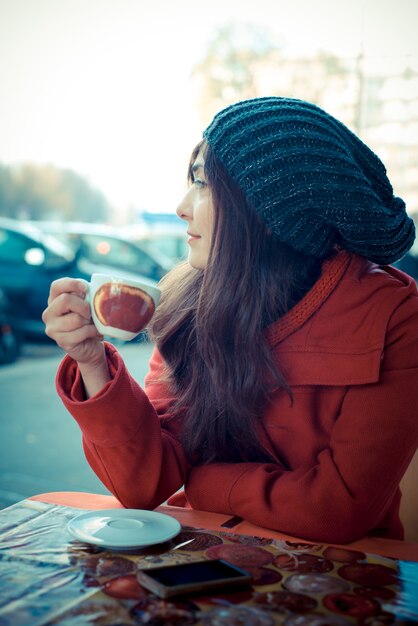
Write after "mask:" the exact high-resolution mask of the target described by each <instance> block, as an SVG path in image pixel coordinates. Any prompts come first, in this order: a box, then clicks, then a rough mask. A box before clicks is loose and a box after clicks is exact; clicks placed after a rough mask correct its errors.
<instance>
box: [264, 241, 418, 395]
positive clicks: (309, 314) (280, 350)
mask: <svg viewBox="0 0 418 626" xmlns="http://www.w3.org/2000/svg"><path fill="white" fill-rule="evenodd" d="M412 288H414V289H415V287H412V286H411V284H410V281H408V277H406V275H405V274H403V273H401V272H399V271H398V270H396V269H394V268H392V267H379V266H377V265H375V264H373V263H371V262H369V261H367V260H366V259H364V258H363V257H359V256H357V255H355V254H351V253H349V252H347V251H344V250H341V251H338V252H336V253H335V254H334V255H333V256H332V257H331V258H330V259H328V260H327V261H325V262H324V264H323V268H322V273H321V276H320V278H319V279H318V281H317V282H316V284H315V285H314V286H313V288H312V289H311V290H310V291H309V292H308V293H307V294H306V296H305V297H304V298H303V299H302V300H301V301H300V302H299V303H298V304H297V305H296V306H295V307H294V308H293V309H292V310H291V311H289V312H288V313H287V314H286V315H285V316H283V318H281V319H280V320H278V321H277V322H276V323H275V324H272V325H271V326H270V327H269V328H268V329H267V331H266V333H267V338H268V341H269V343H270V345H271V346H272V348H273V350H274V353H275V355H276V356H277V359H278V365H279V368H280V370H281V372H282V373H283V374H284V376H285V378H286V380H287V382H288V383H289V384H290V385H291V386H292V385H293V386H294V385H328V386H330V385H331V386H332V385H356V384H367V383H374V382H377V381H378V380H379V376H380V369H381V364H382V360H383V357H384V347H385V338H386V334H387V327H388V323H389V320H390V317H391V315H392V313H393V311H394V310H395V309H396V308H397V306H399V304H400V303H401V302H402V301H403V300H404V299H405V298H406V297H408V295H409V294H410V293H411V289H412Z"/></svg>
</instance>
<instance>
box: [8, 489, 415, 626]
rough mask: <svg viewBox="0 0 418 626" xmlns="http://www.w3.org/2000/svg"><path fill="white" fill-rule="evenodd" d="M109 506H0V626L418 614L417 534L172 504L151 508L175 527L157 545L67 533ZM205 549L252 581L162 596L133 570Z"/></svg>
mask: <svg viewBox="0 0 418 626" xmlns="http://www.w3.org/2000/svg"><path fill="white" fill-rule="evenodd" d="M110 508H122V507H121V505H120V504H119V503H118V502H117V500H116V499H115V498H113V497H112V496H103V495H95V494H86V493H79V492H72V493H66V492H58V493H48V494H40V495H37V496H33V497H32V498H30V499H28V500H23V501H22V502H19V503H17V504H15V505H13V506H12V507H9V508H8V509H4V510H3V511H0V532H1V541H0V624H1V626H9V625H10V626H12V624H13V626H28V625H29V624H30V626H47V625H48V626H86V625H89V624H92V625H93V624H94V626H115V625H116V624H118V626H128V625H134V624H151V625H152V624H159V625H161V626H173V625H174V624H176V625H177V624H178V625H179V626H188V625H189V624H196V626H234V624H239V625H241V626H243V625H244V624H245V625H248V626H281V625H282V624H283V625H284V626H325V625H326V626H350V624H357V623H360V624H362V625H365V624H373V626H384V624H388V623H396V624H400V623H403V622H402V619H406V618H409V619H412V620H414V623H417V621H415V620H418V606H417V594H416V589H417V588H418V565H417V563H416V561H418V546H417V545H415V544H408V543H404V542H400V541H391V540H385V539H377V538H365V539H362V540H360V541H357V542H354V543H353V544H350V545H349V546H339V547H338V546H331V545H329V544H316V543H309V542H306V541H304V540H300V539H297V538H295V537H289V536H288V535H283V534H281V533H276V532H274V531H269V530H267V529H264V528H259V527H257V526H254V525H252V524H248V523H246V522H243V521H239V520H237V519H234V518H233V519H232V520H231V518H230V517H228V516H226V515H218V514H212V513H207V512H205V511H195V510H192V509H183V508H180V507H170V506H161V507H158V509H157V510H158V511H160V512H162V513H166V514H169V515H171V516H172V517H175V518H176V519H178V521H179V522H180V524H181V526H182V529H181V532H180V534H179V535H177V536H176V537H174V538H173V539H172V540H171V541H169V542H165V543H164V544H160V545H158V546H148V547H146V548H141V549H136V550H134V551H130V552H120V551H119V552H114V551H110V550H106V549H104V548H99V547H97V546H92V545H89V544H86V543H82V542H80V541H76V540H74V539H73V538H72V537H71V536H70V535H69V533H68V531H67V523H68V521H69V520H71V519H72V518H73V517H74V516H75V515H77V514H79V513H80V512H82V510H83V509H92V510H94V509H110ZM208 558H209V559H210V558H224V559H225V560H228V561H230V562H232V563H234V564H235V565H238V566H240V567H242V568H243V569H246V570H248V571H249V572H250V573H251V575H252V577H253V582H252V584H251V586H249V587H247V588H243V589H240V590H237V591H232V590H226V589H222V590H220V591H216V592H214V591H212V592H211V593H209V594H205V595H198V596H188V597H187V598H181V599H171V600H170V601H163V600H160V599H158V598H157V597H156V596H154V595H153V594H151V593H150V592H147V591H145V590H144V589H143V588H141V587H140V585H139V584H138V582H137V580H136V576H135V572H136V571H137V569H144V568H145V569H148V568H152V567H156V566H158V565H162V564H163V565H165V564H177V563H188V562H191V561H196V560H202V559H208ZM411 590H412V591H411ZM411 599H412V600H411ZM409 623H411V622H409Z"/></svg>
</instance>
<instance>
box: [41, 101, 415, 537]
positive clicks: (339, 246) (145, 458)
mask: <svg viewBox="0 0 418 626" xmlns="http://www.w3.org/2000/svg"><path fill="white" fill-rule="evenodd" d="M189 177H190V183H191V184H190V187H189V190H188V192H187V194H186V196H185V197H184V199H183V201H182V202H181V204H180V206H179V207H178V209H177V213H178V215H179V217H181V218H182V219H183V220H185V221H186V222H187V231H188V234H189V237H190V238H189V246H190V253H189V259H188V263H186V264H183V265H180V266H179V267H178V268H176V269H175V270H173V271H172V272H171V273H170V274H169V275H168V276H167V277H166V278H165V280H164V281H163V283H162V285H161V287H162V290H163V295H162V299H161V303H160V305H159V307H158V309H157V312H156V314H155V316H154V319H153V320H152V323H151V326H150V332H151V336H152V338H153V339H154V341H155V344H156V348H155V350H154V353H153V355H152V358H151V361H150V370H149V373H148V375H147V378H146V381H145V389H144V390H143V389H141V387H140V386H139V385H138V384H137V383H136V382H135V381H134V380H133V379H132V377H131V376H130V375H129V373H128V371H127V370H126V367H125V365H124V363H123V361H122V359H121V357H120V355H119V354H118V352H117V351H116V350H115V348H114V347H113V346H111V345H110V344H104V343H103V342H102V338H101V337H100V336H98V334H97V332H96V331H95V328H94V326H92V324H91V320H90V314H89V308H88V305H87V304H86V303H85V302H84V299H83V298H84V287H83V284H82V282H80V281H76V280H71V279H62V280H60V281H57V282H55V283H54V284H53V285H52V287H51V294H50V298H49V303H48V308H47V309H46V311H45V312H44V316H43V319H44V321H45V323H46V333H47V334H48V335H49V336H50V337H52V338H53V339H55V341H56V342H57V343H58V344H59V345H60V346H61V347H62V348H63V349H64V350H65V351H66V352H67V356H66V357H65V359H64V361H63V363H62V364H61V366H60V369H59V372H58V378H57V385H58V392H59V394H60V396H61V398H62V400H63V402H64V404H65V406H66V407H67V409H68V410H69V411H70V413H72V415H73V416H74V418H75V419H76V420H77V422H78V423H79V425H80V428H81V430H82V432H83V442H84V449H85V453H86V456H87V459H88V461H89V463H90V465H91V467H92V468H93V469H94V471H95V472H96V473H97V475H98V476H99V478H100V479H101V480H102V481H103V483H104V484H105V485H106V487H107V488H108V489H109V490H110V491H111V492H112V493H114V494H115V496H116V497H117V498H118V499H119V500H120V502H121V503H122V504H123V505H124V506H126V507H135V508H154V507H156V506H157V505H159V504H160V503H161V502H163V501H164V500H166V499H167V498H170V497H171V498H170V500H169V502H170V503H175V504H182V505H185V506H192V507H194V508H197V509H204V510H208V511H214V512H218V513H225V514H231V515H238V516H240V517H242V518H244V519H246V520H248V521H250V522H253V523H255V524H258V525H261V526H264V527H268V528H273V529H276V530H279V531H282V532H286V533H289V534H292V535H296V536H299V537H304V538H306V539H311V540H317V541H325V542H335V543H344V542H350V541H352V540H355V539H357V538H359V537H361V536H363V535H365V534H366V533H372V534H378V535H383V536H387V537H391V538H398V539H400V538H402V536H403V529H402V525H401V522H400V519H399V502H400V491H399V482H400V480H401V478H402V476H403V474H404V472H405V470H406V468H407V466H408V464H409V462H410V460H411V458H412V456H413V454H414V452H415V450H416V448H417V442H418V420H417V419H416V407H417V406H418V385H417V384H416V381H417V375H418V330H417V329H418V295H417V290H416V287H415V284H414V281H413V280H411V279H410V278H409V277H408V276H407V275H405V274H403V273H402V272H400V271H398V270H396V269H394V268H393V267H390V266H387V264H388V263H392V262H394V261H395V260H397V259H398V258H400V257H401V256H402V255H403V254H405V252H406V251H407V250H408V249H409V248H410V247H411V245H412V243H413V240H414V226H413V222H412V220H411V219H410V218H409V217H408V216H407V214H406V212H405V205H404V203H403V201H402V200H401V199H400V198H396V197H394V196H393V192H392V187H391V185H390V182H389V180H388V179H387V176H386V173H385V169H384V166H383V165H382V163H381V162H380V160H379V159H378V158H377V156H376V155H375V154H374V153H373V152H371V150H369V148H367V146H365V145H364V144H363V143H362V142H361V141H360V140H359V139H358V138H357V137H356V136H355V135H354V134H353V133H351V132H350V131H349V130H348V129H347V128H346V127H345V126H344V125H342V124H341V123H340V122H338V121H337V120H335V119H334V118H333V117H331V116H330V115H328V114H327V113H325V112H324V111H323V110H321V109H320V108H318V107H316V106H315V105H312V104H309V103H307V102H303V101H300V100H293V99H285V98H276V97H271V98H257V99H254V100H248V101H244V102H238V103H237V104H234V105H232V106H230V107H228V108H226V109H225V110H223V111H221V112H220V113H219V114H218V115H217V116H215V118H214V120H213V121H212V123H211V124H210V126H209V127H208V128H207V129H206V131H205V132H204V138H203V141H202V142H201V144H199V146H198V147H197V148H196V149H195V151H194V153H193V155H192V159H191V163H190V168H189ZM183 485H184V487H185V491H184V493H183V492H181V493H178V494H176V495H174V496H173V494H174V493H175V492H176V491H178V490H179V488H180V487H182V486H183Z"/></svg>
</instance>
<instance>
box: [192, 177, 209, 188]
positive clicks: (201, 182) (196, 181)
mask: <svg viewBox="0 0 418 626" xmlns="http://www.w3.org/2000/svg"><path fill="white" fill-rule="evenodd" d="M193 183H194V184H195V185H196V187H200V188H202V187H206V185H207V183H206V182H205V181H204V180H202V179H201V178H195V179H194V181H193Z"/></svg>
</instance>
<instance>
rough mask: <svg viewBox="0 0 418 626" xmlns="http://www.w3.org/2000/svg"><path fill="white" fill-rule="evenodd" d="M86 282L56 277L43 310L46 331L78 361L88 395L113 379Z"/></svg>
mask: <svg viewBox="0 0 418 626" xmlns="http://www.w3.org/2000/svg"><path fill="white" fill-rule="evenodd" d="M86 288H87V283H86V282H85V281H83V280H81V279H76V278H60V279H58V280H55V281H54V282H53V283H52V285H51V289H50V293H49V298H48V306H47V308H46V309H45V311H44V312H43V314H42V320H43V322H44V323H45V333H46V334H47V335H48V337H51V339H53V340H54V341H55V342H56V343H57V345H58V346H59V347H60V348H62V349H63V350H64V351H65V352H66V353H67V354H68V355H69V356H70V357H71V358H73V359H74V360H75V361H77V363H78V365H79V368H80V372H81V375H82V377H83V381H84V386H85V389H86V393H87V396H88V397H90V396H92V395H94V394H95V393H97V392H98V391H100V389H101V388H102V387H103V385H104V384H105V383H106V382H107V381H108V380H110V376H109V371H108V367H107V361H106V355H105V351H104V345H103V337H102V335H100V333H99V332H98V331H97V330H96V327H95V326H94V324H93V322H92V320H91V312H90V305H89V303H88V302H86V300H85V296H86Z"/></svg>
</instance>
